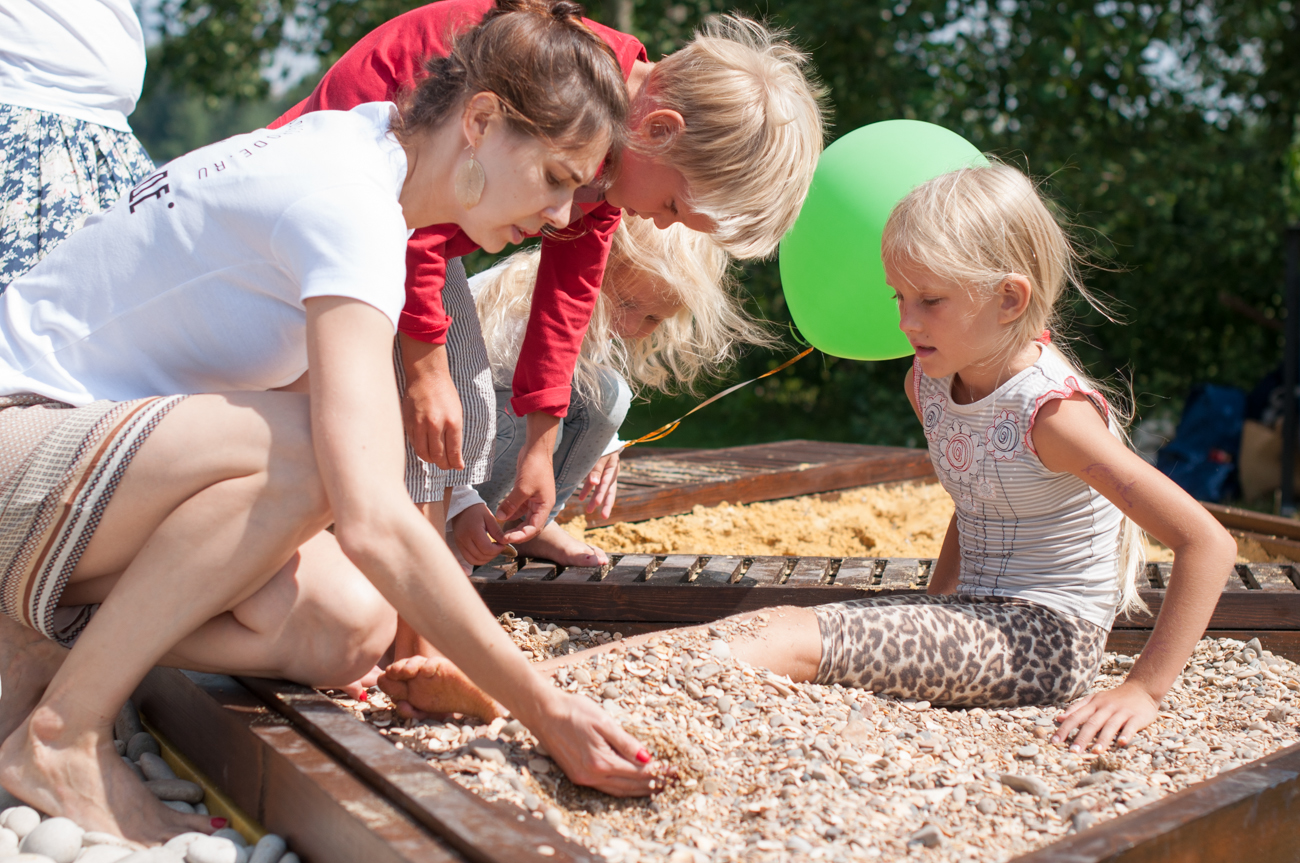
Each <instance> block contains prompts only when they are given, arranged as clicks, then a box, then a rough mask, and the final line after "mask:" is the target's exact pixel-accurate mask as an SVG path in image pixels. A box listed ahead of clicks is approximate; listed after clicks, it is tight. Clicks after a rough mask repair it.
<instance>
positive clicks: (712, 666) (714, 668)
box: [695, 662, 722, 680]
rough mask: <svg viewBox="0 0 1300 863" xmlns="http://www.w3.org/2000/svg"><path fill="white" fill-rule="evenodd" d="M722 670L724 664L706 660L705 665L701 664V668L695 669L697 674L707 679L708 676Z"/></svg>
mask: <svg viewBox="0 0 1300 863" xmlns="http://www.w3.org/2000/svg"><path fill="white" fill-rule="evenodd" d="M721 670H722V666H720V665H718V664H717V663H716V662H706V663H704V664H703V665H701V666H700V667H699V668H697V669H695V676H696V677H700V678H704V679H706V680H707V679H708V678H710V677H713V676H714V675H716V674H717V673H718V672H719V671H721Z"/></svg>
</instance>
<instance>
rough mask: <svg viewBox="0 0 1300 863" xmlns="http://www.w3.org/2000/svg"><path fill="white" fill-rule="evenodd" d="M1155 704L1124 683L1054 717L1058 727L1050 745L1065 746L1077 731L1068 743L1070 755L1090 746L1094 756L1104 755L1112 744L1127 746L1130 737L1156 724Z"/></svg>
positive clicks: (1130, 684)
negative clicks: (1073, 733) (1071, 736)
mask: <svg viewBox="0 0 1300 863" xmlns="http://www.w3.org/2000/svg"><path fill="white" fill-rule="evenodd" d="M1158 704H1159V703H1158V702H1157V701H1156V700H1155V699H1153V698H1152V697H1151V696H1150V695H1149V694H1147V691H1146V690H1145V689H1143V688H1142V687H1141V686H1139V685H1138V684H1136V683H1133V682H1132V681H1129V680H1126V681H1124V682H1123V683H1121V684H1120V685H1119V686H1117V687H1115V688H1114V689H1111V690H1108V691H1106V692H1096V693H1093V694H1092V695H1089V696H1088V697H1087V698H1084V699H1083V700H1082V701H1079V702H1078V703H1076V704H1074V705H1072V706H1071V707H1070V709H1069V710H1066V711H1065V712H1064V713H1062V714H1061V715H1060V716H1058V717H1056V721H1057V722H1059V723H1060V724H1061V727H1060V728H1058V729H1057V730H1056V734H1054V735H1052V742H1053V743H1064V742H1065V741H1066V740H1068V739H1069V737H1070V732H1072V731H1074V730H1075V729H1078V733H1077V734H1075V736H1074V740H1073V741H1071V742H1070V751H1071V752H1082V751H1083V750H1085V749H1087V748H1088V746H1089V744H1092V751H1093V752H1097V753H1101V752H1105V751H1106V750H1107V749H1109V748H1110V744H1111V742H1112V741H1113V742H1114V743H1116V744H1117V745H1119V746H1128V744H1129V742H1130V741H1131V740H1132V739H1133V735H1135V734H1137V733H1138V732H1139V731H1141V730H1142V729H1143V728H1146V727H1147V726H1148V725H1150V724H1151V723H1152V722H1155V720H1156V715H1157V708H1158Z"/></svg>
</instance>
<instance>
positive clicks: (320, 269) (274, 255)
mask: <svg viewBox="0 0 1300 863" xmlns="http://www.w3.org/2000/svg"><path fill="white" fill-rule="evenodd" d="M392 110H394V108H393V106H392V104H391V103H388V102H372V103H369V104H365V105H359V106H358V107H356V108H353V109H352V110H351V111H319V112H316V113H312V114H307V115H305V116H303V117H301V118H300V119H298V120H295V121H294V122H292V123H290V124H288V125H287V126H285V127H283V128H281V129H278V130H275V131H268V130H266V129H261V130H258V131H256V132H251V133H249V134H246V135H236V136H235V137H233V138H228V139H226V140H225V141H220V142H218V143H216V144H212V145H210V146H207V147H204V148H203V149H201V150H195V151H194V152H192V153H189V154H187V155H185V156H181V157H180V158H179V159H176V160H174V161H172V162H169V163H168V164H166V165H164V166H163V167H162V168H160V169H159V170H158V171H157V172H155V173H154V174H153V176H151V177H149V178H148V179H147V180H145V181H144V182H142V183H141V184H140V185H138V186H136V187H135V188H134V189H133V190H131V192H130V193H129V194H128V195H125V196H123V197H122V198H121V199H120V200H119V201H118V202H117V203H116V204H114V205H113V206H112V207H111V208H110V209H108V210H107V211H105V212H103V213H100V214H97V215H94V216H91V217H90V218H89V219H88V220H87V221H86V226H85V227H84V228H82V229H81V230H80V231H78V232H77V233H75V234H73V235H72V236H71V237H69V238H68V239H67V240H66V241H64V242H63V244H62V245H60V246H59V248H58V249H56V250H55V251H54V252H53V253H52V254H50V255H49V256H48V257H47V258H45V259H44V260H42V261H41V262H40V263H39V264H37V265H36V266H35V267H33V268H32V269H31V270H30V271H29V272H28V273H26V274H25V275H23V276H22V277H20V278H18V279H16V280H15V281H14V282H13V283H12V284H10V286H9V288H8V290H6V291H5V293H4V295H3V296H0V340H2V341H0V395H8V394H13V393H20V392H32V393H37V394H39V395H43V396H46V397H48V398H51V399H55V400H57V401H62V402H67V403H69V404H73V405H78V406H79V405H85V404H89V403H90V402H92V401H95V400H96V399H105V398H106V399H113V400H115V401H122V400H125V399H132V398H141V397H144V396H151V395H170V394H179V393H210V392H223V391H233V390H267V389H272V388H274V387H280V386H284V385H286V384H288V383H291V382H292V381H294V380H297V379H298V378H299V377H300V376H301V375H302V374H303V372H305V371H306V370H307V343H306V334H307V331H306V320H307V319H306V309H305V307H304V305H303V301H304V300H306V299H308V298H310V297H320V296H341V297H352V298H355V299H358V300H361V301H363V302H365V303H368V304H370V305H372V306H374V307H375V308H377V309H379V310H380V311H381V312H383V313H384V314H385V315H387V316H388V318H389V320H390V321H392V323H393V328H394V331H396V328H397V319H398V316H399V315H400V314H401V311H402V306H403V305H404V304H405V302H406V288H405V281H406V241H407V238H408V237H409V235H410V232H409V231H408V230H407V228H406V221H405V219H404V218H403V216H402V208H401V206H400V205H399V203H398V200H397V199H398V194H399V193H400V191H401V187H402V183H403V182H404V180H405V178H406V155H405V153H404V152H403V150H402V147H401V145H399V144H398V143H397V142H396V141H395V140H394V139H393V138H392V136H391V135H389V134H388V127H389V118H390V111H392Z"/></svg>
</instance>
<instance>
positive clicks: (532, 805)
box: [523, 794, 542, 812]
mask: <svg viewBox="0 0 1300 863" xmlns="http://www.w3.org/2000/svg"><path fill="white" fill-rule="evenodd" d="M523 802H524V808H525V809H527V810H528V811H529V812H536V811H537V810H538V809H539V808H541V805H542V798H540V797H538V796H537V795H536V794H525V795H524V801H523Z"/></svg>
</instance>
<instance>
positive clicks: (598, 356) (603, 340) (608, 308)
mask: <svg viewBox="0 0 1300 863" xmlns="http://www.w3.org/2000/svg"><path fill="white" fill-rule="evenodd" d="M539 260H540V249H538V248H537V247H533V248H530V249H525V250H523V251H520V252H516V253H515V254H513V255H511V256H510V257H509V258H507V259H506V260H505V261H504V262H503V263H501V264H499V265H497V266H496V267H494V268H493V269H492V270H489V271H488V272H487V273H485V274H484V278H485V279H486V283H485V284H483V285H481V286H476V289H477V290H476V297H475V302H476V303H477V305H478V313H479V321H480V322H481V324H482V327H483V339H484V341H485V342H486V343H487V349H488V358H489V359H490V360H491V363H492V377H493V380H494V381H495V383H496V385H497V386H498V387H505V386H509V384H510V380H511V378H512V377H513V375H514V368H515V364H516V363H517V362H518V360H519V349H520V346H521V344H522V342H523V336H524V327H525V325H526V324H527V321H528V314H529V311H530V310H531V308H532V298H533V284H534V283H535V282H536V279H537V265H538V262H539ZM730 264H731V261H730V258H729V257H728V256H727V253H726V252H724V251H723V250H722V249H721V248H719V246H718V245H717V243H715V242H713V241H712V240H711V239H709V237H708V236H706V235H704V234H699V233H696V232H694V231H691V230H689V229H687V228H686V227H685V226H683V225H672V226H670V227H669V228H668V229H666V230H662V231H661V230H658V229H657V228H655V226H654V224H653V223H652V222H650V221H647V220H645V219H637V218H627V217H625V218H624V219H623V222H622V224H621V225H620V226H619V228H618V230H617V231H616V232H615V234H614V241H613V245H612V247H611V248H610V253H609V263H608V264H607V265H606V268H605V286H606V288H605V290H602V291H601V294H600V299H599V300H598V301H597V302H596V308H595V311H594V313H593V314H592V317H591V324H590V326H589V327H588V328H587V334H586V336H585V338H584V339H583V341H582V349H581V352H580V353H579V356H578V365H577V368H576V369H575V371H574V376H573V386H574V388H575V389H576V390H578V391H579V392H581V393H584V394H586V395H588V396H595V395H596V394H598V393H599V392H600V385H599V370H600V368H601V367H606V368H610V369H613V370H614V371H616V372H618V373H619V375H621V376H622V377H623V379H624V380H625V381H627V383H628V386H629V387H630V388H631V389H632V391H633V392H634V393H641V392H643V391H645V390H656V391H658V392H663V393H673V392H676V391H685V392H690V393H694V392H695V391H696V385H697V384H698V383H699V382H700V380H701V379H702V378H704V377H707V376H710V375H714V374H716V373H718V372H719V371H720V370H721V369H722V368H724V367H725V366H726V365H727V364H729V363H730V362H731V361H732V360H734V359H735V358H736V356H737V355H738V352H739V350H740V349H741V348H742V347H743V346H745V345H756V346H763V347H767V346H770V345H773V344H775V343H776V339H775V338H773V336H772V335H771V334H770V333H769V332H768V331H767V330H766V329H765V328H764V327H763V326H762V325H761V324H760V323H759V322H757V321H755V320H753V319H752V318H750V317H749V316H748V315H747V314H746V313H745V312H744V310H743V308H742V306H741V303H740V300H739V298H738V297H737V295H736V286H735V281H734V279H733V278H732V277H731V275H730ZM638 280H640V281H647V282H648V284H649V287H650V288H651V289H652V290H655V291H658V292H660V293H661V294H667V295H668V296H670V297H672V298H673V299H674V300H675V301H676V302H677V303H678V304H680V305H681V309H680V310H679V311H678V312H677V314H675V315H673V316H672V317H670V318H668V319H666V320H664V321H663V322H662V323H661V324H660V325H659V326H658V327H657V328H656V329H655V331H654V332H653V333H652V334H651V335H649V336H647V337H645V338H641V339H624V338H620V337H618V336H617V335H616V334H615V333H614V332H613V321H614V318H615V315H616V314H617V309H616V307H615V306H616V302H617V301H616V300H615V299H614V298H613V296H612V293H613V292H612V291H611V290H610V289H609V288H610V287H611V286H618V285H625V284H632V283H634V282H636V281H638Z"/></svg>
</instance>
